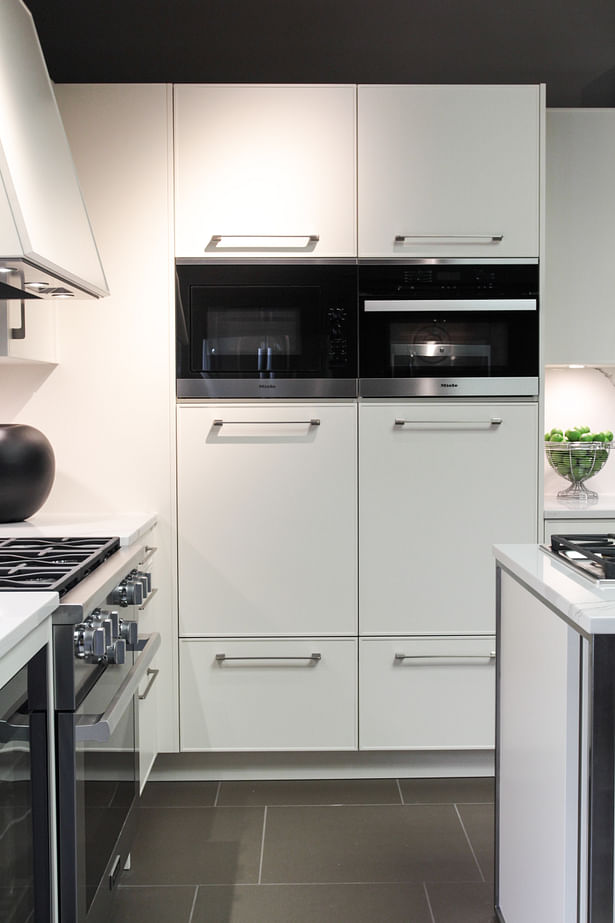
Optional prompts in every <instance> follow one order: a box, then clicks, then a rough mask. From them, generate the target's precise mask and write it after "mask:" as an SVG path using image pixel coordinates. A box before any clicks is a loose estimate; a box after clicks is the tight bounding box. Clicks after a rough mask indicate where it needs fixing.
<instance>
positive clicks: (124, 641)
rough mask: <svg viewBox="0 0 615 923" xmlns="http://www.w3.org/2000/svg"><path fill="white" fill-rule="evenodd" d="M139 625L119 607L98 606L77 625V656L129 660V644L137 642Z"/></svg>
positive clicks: (93, 659) (92, 659) (117, 661)
mask: <svg viewBox="0 0 615 923" xmlns="http://www.w3.org/2000/svg"><path fill="white" fill-rule="evenodd" d="M137 635H138V625H137V623H136V622H134V621H130V620H128V619H123V618H120V615H119V613H118V612H116V611H115V610H108V609H94V611H93V612H92V613H91V614H90V615H89V616H88V617H87V618H86V619H85V621H83V622H81V624H80V625H77V626H76V627H75V634H74V643H75V656H76V657H77V658H78V659H80V660H84V661H85V662H86V663H115V664H123V663H125V662H126V646H127V645H128V646H134V645H135V644H136V643H137Z"/></svg>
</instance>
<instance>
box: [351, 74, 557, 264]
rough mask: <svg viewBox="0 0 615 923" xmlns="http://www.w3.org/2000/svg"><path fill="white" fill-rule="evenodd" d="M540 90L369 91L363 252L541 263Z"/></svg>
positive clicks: (362, 101) (361, 100) (362, 133)
mask: <svg viewBox="0 0 615 923" xmlns="http://www.w3.org/2000/svg"><path fill="white" fill-rule="evenodd" d="M541 105H542V104H541V93H540V87H539V86H360V87H359V89H358V202H359V205H358V209H359V211H358V214H359V256H363V257H401V258H403V257H438V256H447V257H472V258H474V257H488V258H491V257H494V258H495V257H506V258H508V257H536V256H538V242H539V176H540V169H539V163H540V111H541Z"/></svg>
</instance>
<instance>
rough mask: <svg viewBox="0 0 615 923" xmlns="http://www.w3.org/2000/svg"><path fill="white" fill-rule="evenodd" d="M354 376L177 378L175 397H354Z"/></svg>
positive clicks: (355, 383) (355, 386)
mask: <svg viewBox="0 0 615 923" xmlns="http://www.w3.org/2000/svg"><path fill="white" fill-rule="evenodd" d="M356 396H357V379H356V378H266V379H262V378H232V379H224V380H222V379H216V378H178V379H177V397H178V398H182V397H195V398H205V397H220V398H237V399H241V398H251V397H258V398H262V399H265V400H266V399H267V398H269V399H272V398H273V399H275V398H284V397H297V398H301V397H311V398H326V397H341V398H348V397H356Z"/></svg>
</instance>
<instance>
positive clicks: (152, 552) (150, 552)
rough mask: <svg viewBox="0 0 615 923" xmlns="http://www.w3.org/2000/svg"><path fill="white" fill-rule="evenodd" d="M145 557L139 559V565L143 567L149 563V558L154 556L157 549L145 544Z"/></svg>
mask: <svg viewBox="0 0 615 923" xmlns="http://www.w3.org/2000/svg"><path fill="white" fill-rule="evenodd" d="M144 551H145V557H144V558H143V560H142V561H139V565H140V567H145V565H146V564H149V562H150V561H151V559H152V558H153V557H154V555H155V554H156V552H157V551H158V549H157V548H156V547H154V545H146V546H145V548H144Z"/></svg>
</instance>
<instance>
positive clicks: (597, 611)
mask: <svg viewBox="0 0 615 923" xmlns="http://www.w3.org/2000/svg"><path fill="white" fill-rule="evenodd" d="M494 552H495V558H496V580H497V662H498V674H497V685H496V703H497V720H496V876H495V904H496V911H497V913H498V916H499V919H500V920H501V921H503V923H545V921H549V923H577V921H578V923H606V921H609V923H611V921H612V920H613V857H614V817H613V810H614V799H613V787H614V779H615V758H614V752H615V750H614V715H615V670H614V669H613V665H614V664H615V581H611V582H607V583H605V582H602V583H596V582H592V580H591V579H590V578H589V577H586V576H584V575H582V574H579V573H577V572H576V571H575V570H573V569H572V568H571V567H570V565H569V564H567V563H566V562H560V561H559V560H556V559H555V558H554V557H552V556H551V555H550V554H548V553H547V552H546V551H545V550H544V549H542V548H541V547H539V546H536V545H499V546H496V547H495V549H494Z"/></svg>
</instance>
